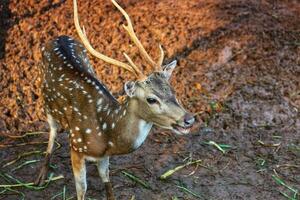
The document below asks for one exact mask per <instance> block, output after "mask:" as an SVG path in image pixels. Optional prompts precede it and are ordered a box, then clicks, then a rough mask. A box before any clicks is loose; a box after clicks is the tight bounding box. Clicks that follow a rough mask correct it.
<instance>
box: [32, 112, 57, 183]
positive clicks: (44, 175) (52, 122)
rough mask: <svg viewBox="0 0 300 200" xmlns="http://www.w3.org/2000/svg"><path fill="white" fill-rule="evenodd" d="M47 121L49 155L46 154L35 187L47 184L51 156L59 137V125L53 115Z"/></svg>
mask: <svg viewBox="0 0 300 200" xmlns="http://www.w3.org/2000/svg"><path fill="white" fill-rule="evenodd" d="M47 121H48V123H49V127H50V132H49V141H48V147H47V153H46V157H45V159H44V163H43V164H42V166H41V169H40V173H39V175H38V177H37V179H36V180H35V185H43V184H44V183H45V180H46V178H47V174H48V170H49V164H50V159H51V155H52V152H53V146H54V141H55V138H56V135H57V123H56V122H55V120H54V119H53V117H52V115H50V114H47Z"/></svg>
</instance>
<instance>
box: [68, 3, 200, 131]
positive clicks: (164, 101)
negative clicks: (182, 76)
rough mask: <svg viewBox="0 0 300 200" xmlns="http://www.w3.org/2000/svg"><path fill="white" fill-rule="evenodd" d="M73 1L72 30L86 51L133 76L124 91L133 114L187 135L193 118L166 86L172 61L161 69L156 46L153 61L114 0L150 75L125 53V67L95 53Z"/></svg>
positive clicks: (129, 21)
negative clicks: (150, 71) (149, 70)
mask: <svg viewBox="0 0 300 200" xmlns="http://www.w3.org/2000/svg"><path fill="white" fill-rule="evenodd" d="M73 1H74V22H75V27H76V30H77V32H78V34H79V37H80V39H81V40H82V42H83V44H84V45H85V47H86V48H87V50H88V51H89V52H90V53H91V54H92V55H94V56H95V57H97V58H100V59H102V60H104V61H105V62H108V63H110V64H113V65H115V66H118V67H122V68H124V69H126V70H128V71H130V72H132V73H134V74H135V75H136V77H137V80H136V81H128V82H126V83H125V85H124V89H125V92H126V94H127V96H128V98H130V101H132V102H134V104H135V106H137V109H135V110H136V112H137V114H138V115H139V116H140V117H141V118H142V119H144V120H145V121H148V122H152V123H153V124H155V125H157V126H159V127H162V128H166V129H170V130H173V131H174V132H175V133H177V134H187V133H188V132H189V130H190V128H191V126H192V125H193V123H194V121H195V120H194V117H193V115H192V114H190V113H188V112H187V111H185V109H184V108H183V107H182V106H181V105H180V104H179V102H178V100H177V98H176V96H175V92H174V90H173V88H172V87H171V85H170V84H169V79H170V77H171V74H172V72H173V70H174V68H175V67H176V61H173V62H171V63H169V64H167V65H164V66H163V65H162V63H163V59H164V51H163V49H162V47H161V46H160V45H159V50H160V57H159V59H158V61H157V62H155V61H154V60H153V59H152V58H151V57H150V56H149V54H148V53H147V52H146V50H145V49H144V47H143V45H142V44H141V42H140V41H139V40H138V38H137V36H136V34H135V32H134V29H133V25H132V23H131V20H130V18H129V16H128V14H127V13H126V12H125V10H124V9H123V8H122V7H120V6H119V5H118V4H117V2H116V1H115V0H112V3H113V4H114V5H115V6H116V7H117V9H118V10H119V11H120V12H121V13H122V14H123V16H124V17H125V18H126V20H127V25H123V27H124V29H125V30H126V31H127V32H128V34H129V36H130V38H131V40H132V41H133V43H134V44H135V45H136V46H137V47H138V49H139V51H140V53H141V56H142V57H143V58H144V59H145V61H146V62H147V63H148V64H149V65H150V66H152V67H153V68H154V72H152V73H151V74H150V75H148V76H146V75H144V74H143V73H142V72H141V70H140V69H139V68H138V67H137V66H136V65H135V64H134V63H133V61H132V60H131V58H130V57H129V56H128V55H127V54H126V53H124V56H125V58H126V59H127V61H128V63H129V64H126V63H123V62H120V61H118V60H115V59H113V58H110V57H107V56H105V55H103V54H101V53H100V52H97V51H96V50H95V49H94V48H93V47H92V46H91V44H90V43H89V41H88V39H87V36H86V33H85V32H84V31H82V29H81V27H80V25H79V19H78V11H77V2H76V0H73Z"/></svg>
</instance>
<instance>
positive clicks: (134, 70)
mask: <svg viewBox="0 0 300 200" xmlns="http://www.w3.org/2000/svg"><path fill="white" fill-rule="evenodd" d="M111 1H112V3H113V4H114V5H115V6H116V7H117V9H118V10H119V11H120V12H121V13H122V14H123V16H124V17H125V19H126V21H127V26H126V25H124V24H123V27H124V29H125V30H126V31H127V33H128V34H129V36H130V38H131V40H132V41H133V42H134V44H135V45H136V46H137V47H138V49H139V51H140V53H141V55H142V57H143V58H144V59H145V60H146V61H147V62H148V63H149V64H150V65H151V66H152V67H154V69H155V70H157V71H158V70H161V65H162V62H163V59H164V51H163V49H162V47H161V45H159V50H160V57H159V59H158V61H157V63H156V62H154V61H153V59H152V58H151V57H150V56H149V54H148V53H147V51H146V50H145V48H144V47H143V45H142V43H141V42H140V41H139V39H138V38H137V36H136V34H135V32H134V29H133V26H132V22H131V20H130V17H129V16H128V14H127V13H126V12H125V10H124V9H123V8H122V7H121V6H120V5H119V4H118V3H117V2H116V1H115V0H111ZM73 4H74V23H75V27H76V30H77V33H78V35H79V37H80V39H81V41H82V42H83V44H84V46H85V47H86V48H87V50H88V51H89V52H90V53H91V54H92V55H93V56H95V57H97V58H99V59H101V60H103V61H105V62H107V63H110V64H113V65H116V66H118V67H122V68H124V69H126V70H128V71H130V72H132V73H134V74H135V75H136V76H137V77H138V78H139V79H144V78H145V75H144V74H143V73H142V72H141V70H140V69H139V68H138V67H137V66H136V65H135V64H134V63H133V61H132V60H131V58H130V57H129V56H128V55H127V54H126V53H124V56H125V58H126V59H127V61H128V63H129V65H128V64H126V63H123V62H121V61H118V60H115V59H113V58H111V57H108V56H106V55H104V54H102V53H100V52H98V51H96V50H95V49H94V48H93V47H92V45H91V44H90V42H89V40H88V38H87V36H86V32H85V30H84V27H83V30H82V29H81V27H80V24H79V19H78V8H77V0H73Z"/></svg>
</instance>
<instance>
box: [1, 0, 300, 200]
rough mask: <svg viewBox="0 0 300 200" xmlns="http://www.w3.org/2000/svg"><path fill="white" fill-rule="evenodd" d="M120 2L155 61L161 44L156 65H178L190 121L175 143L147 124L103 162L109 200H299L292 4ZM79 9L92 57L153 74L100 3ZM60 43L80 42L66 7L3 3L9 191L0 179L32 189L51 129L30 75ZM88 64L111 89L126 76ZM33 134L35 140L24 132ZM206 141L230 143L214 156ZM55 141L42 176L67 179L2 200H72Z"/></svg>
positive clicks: (65, 158)
mask: <svg viewBox="0 0 300 200" xmlns="http://www.w3.org/2000/svg"><path fill="white" fill-rule="evenodd" d="M120 3H121V5H122V6H123V7H124V8H125V9H126V10H127V12H128V13H129V14H130V16H131V18H132V20H133V23H134V24H135V29H136V32H137V34H138V36H139V37H140V39H141V41H142V43H143V44H144V46H145V48H146V49H147V50H148V51H149V52H150V54H151V55H152V56H153V57H155V58H157V57H158V55H159V51H158V48H157V46H158V43H161V44H162V45H163V47H164V49H165V52H166V60H165V63H167V62H169V61H171V60H173V59H177V60H178V61H179V66H178V67H177V68H176V70H175V72H174V74H173V77H172V79H171V83H172V85H173V86H174V88H175V90H176V92H177V95H178V97H179V99H180V100H181V101H182V103H183V105H184V106H185V107H186V108H187V109H188V110H190V111H192V112H194V113H196V115H197V123H198V125H197V127H196V128H195V129H194V131H193V132H192V133H191V134H189V135H188V136H184V137H183V136H175V135H174V134H172V133H171V132H168V131H164V130H161V129H158V128H154V130H153V131H152V133H151V134H150V136H149V137H148V139H147V140H146V142H145V143H144V145H143V146H142V147H141V148H140V149H138V150H137V151H135V152H134V153H132V154H130V155H125V156H117V157H114V158H112V160H111V181H112V182H113V185H114V192H115V195H116V197H117V199H138V200H140V199H143V200H144V199H145V200H147V199H149V200H151V199H214V200H240V199H245V200H255V199H259V200H260V199H261V200H265V199H276V200H281V199H282V200H284V199H288V197H286V196H287V195H288V196H290V199H300V195H299V193H296V192H295V191H296V190H297V191H298V192H299V191H300V117H299V109H300V17H299V16H300V3H299V1H297V0H281V1H275V0H274V1H273V0H264V1H260V0H247V1H246V0H245V1H241V0H226V1H224V0H190V1H184V0H179V1H173V0H163V1H160V0H145V1H137V0H122V1H120ZM79 12H80V16H81V23H82V24H83V25H84V26H85V29H86V32H87V35H88V37H89V38H90V41H91V42H92V44H93V45H94V47H95V48H96V49H98V50H101V51H102V52H104V53H105V54H107V55H110V56H113V57H115V58H117V59H120V60H123V61H124V58H123V56H122V52H124V51H126V52H127V53H128V54H130V55H131V57H132V58H133V59H134V60H136V63H138V64H140V65H141V66H142V67H143V68H144V70H145V71H146V72H150V71H151V69H150V67H148V66H145V65H144V63H143V62H142V61H141V59H140V57H139V56H138V51H137V49H136V48H135V47H132V45H131V43H130V40H129V38H128V37H127V36H126V34H125V32H124V30H123V29H122V28H121V26H120V25H121V24H122V23H123V22H124V19H123V18H122V16H121V15H120V14H119V13H118V12H117V10H116V9H115V8H114V7H113V6H112V5H111V3H110V2H109V1H99V0H91V1H79ZM59 35H69V36H72V37H75V38H77V35H76V32H75V29H74V26H73V20H72V1H69V0H68V1H66V0H60V1H59V0H54V1H47V0H40V1H31V0H24V1H17V0H11V1H10V0H2V1H0V96H1V97H0V145H1V146H0V161H1V163H0V175H1V178H0V185H4V184H16V183H17V181H16V180H12V179H10V178H7V176H4V174H8V175H10V176H13V177H14V178H16V179H18V180H19V181H22V182H32V181H33V180H34V177H36V175H37V172H38V168H39V165H40V164H41V160H42V159H43V155H42V153H41V152H43V151H44V150H45V149H46V145H47V144H46V142H47V133H46V132H47V131H48V125H47V124H46V122H45V114H44V113H43V109H42V99H41V96H40V81H39V79H38V69H39V65H40V63H41V54H40V48H41V46H43V45H44V44H45V43H46V42H47V41H49V40H51V39H53V38H55V37H57V36H59ZM129 47H130V48H129ZM91 62H92V64H93V66H94V68H95V71H96V73H97V75H98V77H99V79H101V80H102V81H103V82H104V83H105V84H107V86H108V88H110V89H111V90H112V91H113V93H118V92H119V91H121V90H122V85H123V83H124V82H125V80H129V79H132V78H133V76H132V75H130V74H128V73H127V72H125V71H123V70H120V69H118V68H116V67H113V66H109V65H107V64H105V63H103V62H102V61H99V60H97V59H94V58H91ZM178 80H180V81H178ZM32 132H34V133H37V134H36V135H29V136H28V135H27V136H24V134H26V133H32ZM38 133H40V134H38ZM22 135H23V136H24V137H20V136H22ZM16 136H19V138H16ZM209 141H214V142H215V143H217V144H220V145H223V147H224V148H225V147H226V146H224V145H228V146H227V148H226V149H225V152H222V151H221V150H220V149H218V148H217V147H216V146H214V145H210V144H209ZM57 142H58V143H57V150H56V151H55V153H54V157H53V160H52V163H53V165H52V169H51V171H52V172H53V174H54V176H59V175H63V176H64V178H63V179H60V180H57V181H55V182H52V183H50V184H49V185H48V186H47V187H46V188H45V189H42V190H33V189H30V188H25V187H11V190H5V189H4V188H2V187H0V199H8V200H13V199H22V196H23V197H24V198H25V199H51V198H52V199H63V195H62V193H63V191H65V192H64V194H65V195H66V198H67V199H68V198H72V199H75V195H76V192H75V185H74V180H73V176H72V173H71V165H70V157H69V148H68V141H67V135H66V133H61V134H60V135H59V137H58V140H57ZM36 151H41V152H36ZM24 153H25V155H24ZM28 154H29V155H28ZM20 155H23V156H22V157H21V158H20V159H19V160H17V161H16V162H14V163H10V161H12V160H15V159H16V158H18V156H20ZM198 159H201V160H202V162H201V163H198V165H190V166H188V167H185V168H184V169H182V170H180V171H178V172H176V173H175V174H173V175H172V176H171V177H169V178H168V179H167V180H165V181H162V180H160V179H159V176H160V175H161V174H162V173H164V172H166V171H167V170H169V169H173V168H175V167H177V166H178V165H182V164H184V163H186V162H188V161H189V160H198ZM28 161H29V163H27V164H26V165H22V164H25V163H26V162H28ZM30 162H31V163H30ZM87 170H88V191H87V197H89V198H90V199H104V198H105V193H104V186H103V184H101V181H100V178H99V177H98V173H97V170H96V167H95V166H94V164H92V163H90V164H89V165H88V168H87ZM124 171H126V172H128V173H131V174H133V175H134V176H136V177H138V178H139V179H141V180H142V181H144V182H146V183H147V184H148V185H149V187H148V188H145V187H143V186H142V185H141V184H139V183H137V182H136V181H133V180H131V179H129V178H128V177H127V176H125V175H124ZM5 177H6V178H5ZM279 179H280V180H281V181H283V182H284V183H285V184H286V185H287V186H289V187H290V188H292V189H293V190H294V192H293V191H292V190H291V189H288V188H287V187H286V186H284V185H282V184H280V181H278V180H279ZM276 180H277V181H276ZM281 183H282V182H281ZM60 193H61V194H60Z"/></svg>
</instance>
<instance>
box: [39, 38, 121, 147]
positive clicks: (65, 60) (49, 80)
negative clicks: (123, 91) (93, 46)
mask: <svg viewBox="0 0 300 200" xmlns="http://www.w3.org/2000/svg"><path fill="white" fill-rule="evenodd" d="M42 54H43V66H42V69H41V71H42V80H43V84H42V85H43V87H42V93H43V96H44V101H45V110H46V112H47V113H49V114H51V115H52V116H53V118H54V119H55V120H56V121H58V122H59V123H60V124H61V125H62V126H63V128H65V129H67V130H70V132H71V136H72V135H74V133H76V134H78V136H77V137H76V135H75V136H74V138H76V139H78V138H79V137H80V140H82V141H83V142H84V141H85V140H92V141H95V142H96V140H99V139H100V138H94V139H93V138H90V137H92V135H95V134H84V133H86V132H87V133H92V132H97V131H99V130H97V129H99V126H101V122H100V121H99V113H98V112H97V102H98V103H99V100H101V102H102V105H105V106H106V107H109V108H112V107H116V106H118V102H117V101H116V99H115V98H114V97H113V96H112V95H111V94H110V92H109V91H108V90H107V89H106V87H105V86H104V85H103V84H102V83H101V82H100V81H99V80H98V79H97V78H96V75H95V73H94V70H93V68H92V66H91V65H90V63H89V61H88V58H87V55H86V50H85V48H84V47H83V46H82V45H81V44H80V43H79V42H77V41H76V40H73V39H72V38H70V37H67V36H60V37H58V38H57V39H55V40H53V41H51V42H49V43H47V44H46V46H45V48H44V49H43V50H42ZM100 114H101V113H100ZM102 139H103V138H102ZM104 139H105V138H104ZM98 142H99V141H98Z"/></svg>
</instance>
